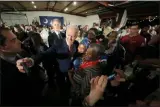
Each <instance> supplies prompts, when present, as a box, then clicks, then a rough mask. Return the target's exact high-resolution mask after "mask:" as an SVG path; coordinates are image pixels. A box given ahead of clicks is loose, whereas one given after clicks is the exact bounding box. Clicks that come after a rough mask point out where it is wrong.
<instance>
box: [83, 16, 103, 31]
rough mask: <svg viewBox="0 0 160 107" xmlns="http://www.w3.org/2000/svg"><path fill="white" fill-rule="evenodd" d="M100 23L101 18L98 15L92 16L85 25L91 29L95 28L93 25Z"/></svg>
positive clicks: (88, 17) (87, 18)
mask: <svg viewBox="0 0 160 107" xmlns="http://www.w3.org/2000/svg"><path fill="white" fill-rule="evenodd" d="M94 22H95V23H100V18H99V16H98V15H91V16H87V17H86V18H85V24H86V25H89V28H91V27H92V26H93V23H94Z"/></svg>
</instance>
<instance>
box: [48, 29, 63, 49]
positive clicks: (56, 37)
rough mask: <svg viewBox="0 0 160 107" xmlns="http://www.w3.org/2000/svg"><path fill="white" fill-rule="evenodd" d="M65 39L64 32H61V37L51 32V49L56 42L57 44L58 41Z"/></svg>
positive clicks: (49, 39) (49, 40)
mask: <svg viewBox="0 0 160 107" xmlns="http://www.w3.org/2000/svg"><path fill="white" fill-rule="evenodd" d="M63 38H65V34H64V33H62V32H60V33H59V35H57V34H56V33H55V32H49V36H48V44H49V47H51V46H52V44H53V43H54V42H57V40H59V39H63ZM54 44H55V43H54Z"/></svg>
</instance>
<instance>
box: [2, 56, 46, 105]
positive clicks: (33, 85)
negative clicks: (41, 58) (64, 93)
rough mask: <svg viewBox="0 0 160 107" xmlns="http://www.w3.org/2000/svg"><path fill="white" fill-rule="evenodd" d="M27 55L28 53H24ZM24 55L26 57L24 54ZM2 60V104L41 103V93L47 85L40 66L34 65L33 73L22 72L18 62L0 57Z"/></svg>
mask: <svg viewBox="0 0 160 107" xmlns="http://www.w3.org/2000/svg"><path fill="white" fill-rule="evenodd" d="M23 55H26V54H23ZM23 55H22V54H21V56H22V57H26V56H23ZM0 62H1V72H0V76H1V83H0V84H1V89H2V90H1V105H2V106H3V105H4V106H26V105H38V104H41V103H40V102H41V101H40V98H41V95H42V94H41V93H42V90H43V88H44V85H45V81H44V77H42V76H43V75H45V74H44V73H43V72H41V71H42V70H41V71H40V68H39V66H34V67H32V68H31V69H30V70H31V73H30V74H29V75H27V74H26V73H21V72H19V71H18V69H17V67H16V64H12V63H10V62H8V61H5V60H3V59H2V58H0Z"/></svg>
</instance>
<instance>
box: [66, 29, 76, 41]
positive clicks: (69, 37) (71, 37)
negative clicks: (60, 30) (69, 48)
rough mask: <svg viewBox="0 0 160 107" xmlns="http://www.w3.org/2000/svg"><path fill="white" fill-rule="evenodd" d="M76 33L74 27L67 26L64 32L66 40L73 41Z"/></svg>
mask: <svg viewBox="0 0 160 107" xmlns="http://www.w3.org/2000/svg"><path fill="white" fill-rule="evenodd" d="M77 33H78V32H77V30H76V29H75V28H68V29H67V32H66V39H67V42H69V43H70V44H72V43H73V42H74V41H75V39H76V38H77Z"/></svg>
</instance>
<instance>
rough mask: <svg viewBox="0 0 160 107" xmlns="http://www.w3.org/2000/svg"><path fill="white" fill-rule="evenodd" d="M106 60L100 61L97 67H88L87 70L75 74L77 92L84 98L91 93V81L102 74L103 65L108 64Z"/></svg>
mask: <svg viewBox="0 0 160 107" xmlns="http://www.w3.org/2000/svg"><path fill="white" fill-rule="evenodd" d="M104 62H106V61H105V60H103V61H100V62H99V63H98V64H97V65H95V66H92V67H87V68H85V69H82V70H79V71H77V72H75V74H74V76H73V80H74V81H75V83H76V84H77V87H76V89H75V92H76V93H77V94H78V95H80V96H81V97H82V98H84V97H85V96H87V95H88V94H89V92H90V81H91V79H92V78H94V77H96V76H100V75H101V74H102V70H101V64H106V63H104Z"/></svg>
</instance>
